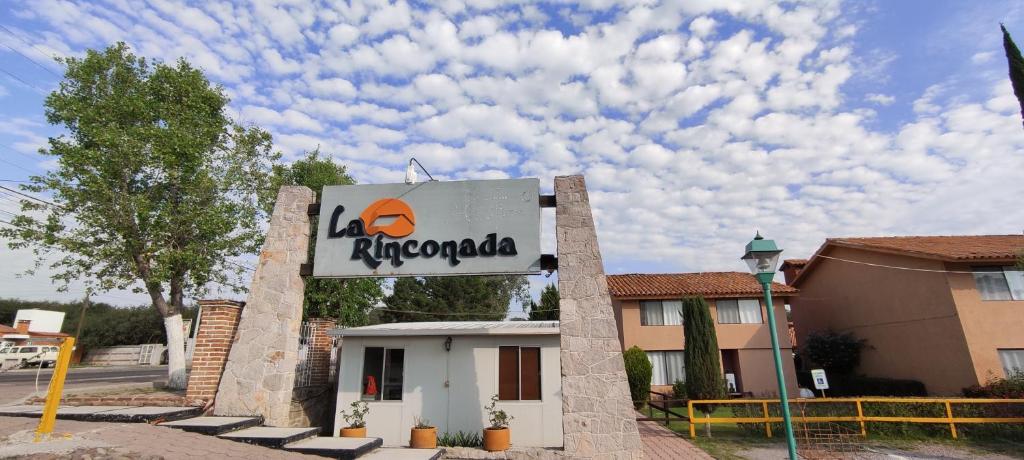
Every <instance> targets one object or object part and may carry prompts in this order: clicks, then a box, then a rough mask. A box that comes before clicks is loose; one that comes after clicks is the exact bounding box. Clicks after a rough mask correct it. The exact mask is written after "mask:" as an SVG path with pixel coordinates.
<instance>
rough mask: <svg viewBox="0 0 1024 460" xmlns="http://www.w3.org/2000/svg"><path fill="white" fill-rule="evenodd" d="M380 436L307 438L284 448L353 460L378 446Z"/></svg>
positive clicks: (342, 459)
mask: <svg viewBox="0 0 1024 460" xmlns="http://www.w3.org/2000/svg"><path fill="white" fill-rule="evenodd" d="M381 444H383V441H382V440H381V439H380V438H319V437H318V438H309V439H303V440H302V441H298V442H293V443H290V444H288V445H286V446H284V450H287V451H291V452H298V453H301V454H310V455H319V456H321V457H330V458H337V459H341V460H353V459H355V458H357V457H359V456H361V455H364V454H366V453H367V452H370V451H372V450H373V449H375V448H377V447H380V446H381Z"/></svg>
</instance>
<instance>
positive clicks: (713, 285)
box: [608, 272, 799, 298]
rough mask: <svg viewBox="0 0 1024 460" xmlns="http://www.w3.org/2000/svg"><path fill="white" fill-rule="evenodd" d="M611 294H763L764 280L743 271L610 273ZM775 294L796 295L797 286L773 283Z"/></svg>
mask: <svg viewBox="0 0 1024 460" xmlns="http://www.w3.org/2000/svg"><path fill="white" fill-rule="evenodd" d="M608 290H609V292H610V293H611V295H612V297H618V298H630V297H662V296H672V297H683V296H691V295H701V296H704V297H707V298H716V297H740V296H749V295H762V291H761V283H759V282H758V281H757V279H756V278H754V277H753V275H751V274H749V273H742V272H706V273H662V274H653V273H631V274H626V275H608ZM772 292H773V294H775V295H782V296H790V295H796V293H797V292H799V291H797V289H796V288H793V287H790V286H786V285H785V284H780V283H772Z"/></svg>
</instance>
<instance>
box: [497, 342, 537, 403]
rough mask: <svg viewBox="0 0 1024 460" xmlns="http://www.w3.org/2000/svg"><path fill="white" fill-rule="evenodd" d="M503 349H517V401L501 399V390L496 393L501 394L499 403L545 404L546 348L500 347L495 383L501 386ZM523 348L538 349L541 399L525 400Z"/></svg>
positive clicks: (525, 346)
mask: <svg viewBox="0 0 1024 460" xmlns="http://www.w3.org/2000/svg"><path fill="white" fill-rule="evenodd" d="M502 348H515V349H516V397H517V399H500V393H501V392H500V389H499V390H498V391H496V392H495V393H496V394H499V399H498V401H499V402H501V403H517V404H537V403H543V402H544V401H545V398H544V347H542V346H541V345H533V344H525V345H498V346H497V351H498V359H497V360H496V361H495V362H496V363H498V365H497V366H495V374H496V375H495V382H496V383H497V384H498V385H501V349H502ZM523 348H536V349H537V395H538V396H539V399H523V350H522V349H523Z"/></svg>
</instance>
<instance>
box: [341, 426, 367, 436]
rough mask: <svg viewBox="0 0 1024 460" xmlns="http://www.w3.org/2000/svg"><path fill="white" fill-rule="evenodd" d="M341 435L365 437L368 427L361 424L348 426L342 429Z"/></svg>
mask: <svg viewBox="0 0 1024 460" xmlns="http://www.w3.org/2000/svg"><path fill="white" fill-rule="evenodd" d="M340 434H341V437H343V438H365V437H366V427H365V426H361V427H359V428H353V427H347V428H342V429H341V433H340Z"/></svg>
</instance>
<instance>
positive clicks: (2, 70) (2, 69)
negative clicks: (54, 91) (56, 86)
mask: <svg viewBox="0 0 1024 460" xmlns="http://www.w3.org/2000/svg"><path fill="white" fill-rule="evenodd" d="M0 72H3V73H5V74H7V76H8V77H11V78H13V79H15V80H17V81H18V82H19V83H21V84H23V85H25V86H27V87H29V88H32V89H34V90H36V91H38V92H39V94H41V95H46V90H45V89H42V88H40V87H38V86H36V85H33V84H31V83H29V82H27V81H25V80H22V79H21V77H19V76H17V75H15V74H13V73H11V72H8V71H7V69H4V68H0Z"/></svg>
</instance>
